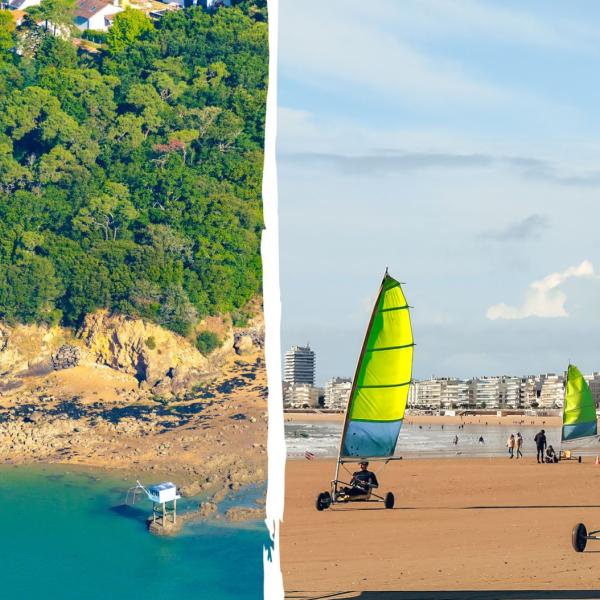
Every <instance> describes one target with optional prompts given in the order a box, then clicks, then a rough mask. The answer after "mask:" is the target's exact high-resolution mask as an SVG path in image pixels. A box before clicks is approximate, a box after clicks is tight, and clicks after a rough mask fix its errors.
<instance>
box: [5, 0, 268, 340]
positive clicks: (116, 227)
mask: <svg viewBox="0 0 600 600" xmlns="http://www.w3.org/2000/svg"><path fill="white" fill-rule="evenodd" d="M264 4H265V2H244V3H242V4H239V5H238V6H236V7H231V8H222V9H220V10H217V11H215V12H214V13H209V12H205V11H203V10H201V9H196V8H193V9H186V10H180V11H174V12H171V13H169V14H166V15H165V16H164V17H163V18H162V19H161V20H159V21H157V22H153V21H151V20H150V19H148V18H147V17H146V16H145V15H143V13H140V12H139V11H134V10H132V9H127V10H126V11H124V12H122V13H120V14H118V15H117V16H116V18H115V22H114V25H113V26H112V28H111V29H110V31H109V33H108V35H107V36H106V42H105V43H104V44H102V45H101V46H100V47H99V49H98V51H97V52H89V51H85V50H82V49H81V48H79V47H78V46H77V44H76V43H74V40H73V39H61V38H60V37H55V36H54V35H52V34H51V33H49V32H47V31H45V30H44V29H43V28H40V27H38V26H36V25H35V23H34V22H33V21H32V20H26V21H25V22H24V24H23V25H22V26H20V27H18V28H15V27H14V26H13V24H12V19H11V18H10V16H8V17H7V15H8V13H6V12H4V11H0V319H4V320H6V321H8V322H17V321H19V322H46V323H62V324H64V325H67V326H77V325H78V324H79V323H80V322H81V320H82V319H83V317H84V316H85V315H86V314H87V313H89V312H91V311H93V310H95V309H97V308H103V307H106V308H109V309H111V310H114V311H117V312H120V313H124V314H128V315H136V316H141V317H144V318H147V319H151V320H153V321H155V322H158V323H160V324H161V325H163V326H165V327H167V328H169V329H171V330H173V331H177V332H179V333H182V334H186V333H188V332H189V331H190V328H191V327H192V325H193V324H194V323H196V322H197V320H198V319H199V318H200V317H202V316H204V315H207V314H214V313H218V312H235V311H236V310H239V309H240V307H242V306H243V305H244V304H245V303H246V302H247V301H248V300H249V299H250V298H251V297H252V296H254V295H256V294H257V293H258V292H259V290H260V282H261V266H260V232H261V228H262V211H261V196H260V193H261V178H262V161H263V151H262V148H263V134H264V123H265V101H266V86H267V66H268V47H267V24H266V22H265V11H266V9H265V7H264ZM15 47H16V50H15Z"/></svg>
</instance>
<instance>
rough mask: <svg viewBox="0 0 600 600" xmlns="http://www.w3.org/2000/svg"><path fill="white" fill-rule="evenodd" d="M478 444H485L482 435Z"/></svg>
mask: <svg viewBox="0 0 600 600" xmlns="http://www.w3.org/2000/svg"><path fill="white" fill-rule="evenodd" d="M479 443H480V444H485V442H484V441H483V436H482V435H480V436H479Z"/></svg>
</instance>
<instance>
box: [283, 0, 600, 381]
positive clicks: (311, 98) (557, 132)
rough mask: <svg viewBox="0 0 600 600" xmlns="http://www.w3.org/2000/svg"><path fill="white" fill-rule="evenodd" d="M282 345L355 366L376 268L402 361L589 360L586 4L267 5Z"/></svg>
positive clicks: (502, 366)
mask: <svg viewBox="0 0 600 600" xmlns="http://www.w3.org/2000/svg"><path fill="white" fill-rule="evenodd" d="M279 37H280V39H279V92H278V93H279V105H280V109H279V119H278V169H279V215H280V253H281V265H280V266H281V291H282V302H283V323H282V341H283V346H284V350H285V349H286V348H287V347H289V346H290V345H292V344H295V343H305V342H306V341H309V342H310V343H311V345H312V346H313V348H314V349H315V351H316V352H317V360H318V367H317V371H318V372H317V377H318V380H319V382H321V383H322V382H324V381H325V380H326V379H327V378H329V377H331V376H334V375H352V374H353V371H354V368H355V362H356V358H357V355H358V352H359V349H360V345H361V342H362V337H363V335H364V329H365V327H366V322H367V320H368V315H369V311H370V309H371V304H372V302H373V299H374V295H375V293H376V291H377V288H378V285H379V281H380V279H381V275H382V274H383V271H384V269H385V267H386V266H389V268H390V272H391V274H392V275H393V276H395V277H397V278H398V279H400V280H402V281H404V282H406V286H405V292H406V295H407V297H408V299H409V302H410V303H411V304H412V305H414V306H415V309H414V311H413V323H414V333H415V340H416V342H417V348H416V351H415V363H414V367H415V369H414V374H415V376H416V377H417V378H424V377H429V376H431V375H437V376H444V375H453V376H460V377H470V376H473V375H481V374H500V373H514V374H528V373H538V372H547V371H562V370H563V369H564V368H566V364H567V361H568V360H569V359H570V360H571V361H573V362H574V363H575V364H577V365H579V366H580V368H582V369H583V370H584V371H592V370H600V344H599V343H598V341H600V310H599V307H600V278H599V275H598V274H599V273H600V235H599V233H598V232H599V231H600V135H599V134H600V119H599V118H598V116H599V114H600V110H599V107H600V83H599V82H600V79H599V78H598V71H599V67H600V5H599V4H598V3H595V2H591V1H589V2H584V1H579V2H575V3H564V2H558V1H554V2H548V1H544V2H541V1H540V2H527V3H523V2H510V1H503V2H483V1H467V0H447V1H446V0H415V1H411V0H403V1H402V2H395V1H393V0H387V1H386V0H378V1H376V2H370V3H364V2H363V3H361V2H355V1H353V0H345V1H343V2H342V1H338V0H329V1H328V2H315V1H313V0H303V1H302V2H297V1H294V0H281V1H280V21H279Z"/></svg>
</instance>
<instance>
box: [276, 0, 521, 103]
mask: <svg viewBox="0 0 600 600" xmlns="http://www.w3.org/2000/svg"><path fill="white" fill-rule="evenodd" d="M363 9H364V7H363V6H362V3H360V2H357V1H346V2H331V3H329V2H327V3H323V2H320V3H311V2H296V1H288V2H286V3H284V4H282V7H281V12H282V15H281V19H280V36H281V38H282V43H281V45H280V57H279V60H280V63H281V66H282V67H283V73H285V75H286V76H287V77H291V78H293V79H301V80H303V81H305V82H306V81H307V80H308V81H311V82H312V84H313V85H320V86H324V87H328V86H330V85H333V86H334V87H336V88H337V89H339V82H340V81H341V82H345V83H346V84H347V86H348V90H349V92H351V93H352V86H360V87H367V88H370V89H375V90H378V91H379V92H380V93H384V94H385V93H387V94H389V95H390V96H391V97H395V98H397V97H402V98H403V99H404V100H412V101H413V102H419V103H422V102H427V103H433V104H439V103H440V102H443V103H444V104H447V103H448V102H454V101H457V102H465V101H466V102H470V103H477V104H479V103H488V104H489V103H494V104H501V103H504V102H506V101H507V100H508V99H509V97H510V95H511V94H510V93H507V92H506V91H505V90H504V89H502V88H500V87H498V86H496V85H494V84H492V83H490V82H485V81H481V80H479V79H478V78H477V77H474V76H472V75H470V74H469V73H467V72H466V71H465V69H464V68H463V66H462V65H461V64H460V63H459V62H458V61H454V60H450V59H448V58H447V57H445V56H435V57H434V56H430V55H428V54H427V53H426V52H423V51H421V50H420V49H418V48H417V47H416V46H414V45H411V44H410V43H408V42H407V41H405V39H403V38H402V37H401V36H398V35H396V34H393V33H390V32H388V31H386V29H385V27H384V25H385V23H386V21H385V17H383V16H382V18H381V19H379V20H377V19H365V18H364V15H363V14H361V12H362V10H363Z"/></svg>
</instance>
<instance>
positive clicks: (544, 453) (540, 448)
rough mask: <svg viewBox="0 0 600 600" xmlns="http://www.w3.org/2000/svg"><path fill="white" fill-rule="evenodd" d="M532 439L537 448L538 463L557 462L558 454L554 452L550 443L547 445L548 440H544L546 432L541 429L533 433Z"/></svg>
mask: <svg viewBox="0 0 600 600" xmlns="http://www.w3.org/2000/svg"><path fill="white" fill-rule="evenodd" d="M533 441H534V442H535V446H536V448H537V461H538V463H540V464H544V463H557V462H558V461H559V456H558V454H556V451H555V450H554V448H553V447H552V446H551V445H548V442H547V441H546V432H545V431H544V430H543V429H541V430H540V432H539V433H536V434H535V437H534V438H533Z"/></svg>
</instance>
